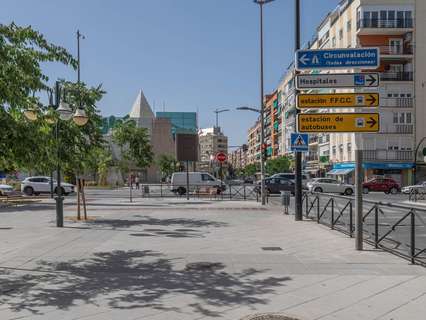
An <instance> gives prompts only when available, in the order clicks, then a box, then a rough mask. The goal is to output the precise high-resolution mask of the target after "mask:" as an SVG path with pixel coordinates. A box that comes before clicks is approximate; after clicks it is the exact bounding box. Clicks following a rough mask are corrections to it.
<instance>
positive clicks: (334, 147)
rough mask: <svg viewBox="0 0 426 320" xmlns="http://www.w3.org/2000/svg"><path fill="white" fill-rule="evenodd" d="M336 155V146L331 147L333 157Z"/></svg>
mask: <svg viewBox="0 0 426 320" xmlns="http://www.w3.org/2000/svg"><path fill="white" fill-rule="evenodd" d="M335 154H336V146H333V155H335Z"/></svg>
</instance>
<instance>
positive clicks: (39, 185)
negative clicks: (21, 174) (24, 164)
mask: <svg viewBox="0 0 426 320" xmlns="http://www.w3.org/2000/svg"><path fill="white" fill-rule="evenodd" d="M50 182H51V180H50V177H45V176H37V177H28V178H26V179H24V181H22V182H21V191H22V192H23V193H25V194H26V195H27V196H32V195H39V194H41V193H50V185H51V183H50ZM61 189H62V190H61V193H62V194H63V195H69V194H70V193H73V192H74V185H72V184H70V183H66V182H61ZM53 191H54V192H55V193H58V191H59V190H58V183H57V181H56V180H53Z"/></svg>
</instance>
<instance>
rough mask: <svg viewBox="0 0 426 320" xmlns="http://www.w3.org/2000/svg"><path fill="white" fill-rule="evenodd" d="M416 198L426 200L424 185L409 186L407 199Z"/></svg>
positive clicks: (413, 199)
mask: <svg viewBox="0 0 426 320" xmlns="http://www.w3.org/2000/svg"><path fill="white" fill-rule="evenodd" d="M418 200H426V189H425V188H424V187H411V189H410V193H409V194H408V201H413V202H417V201H418Z"/></svg>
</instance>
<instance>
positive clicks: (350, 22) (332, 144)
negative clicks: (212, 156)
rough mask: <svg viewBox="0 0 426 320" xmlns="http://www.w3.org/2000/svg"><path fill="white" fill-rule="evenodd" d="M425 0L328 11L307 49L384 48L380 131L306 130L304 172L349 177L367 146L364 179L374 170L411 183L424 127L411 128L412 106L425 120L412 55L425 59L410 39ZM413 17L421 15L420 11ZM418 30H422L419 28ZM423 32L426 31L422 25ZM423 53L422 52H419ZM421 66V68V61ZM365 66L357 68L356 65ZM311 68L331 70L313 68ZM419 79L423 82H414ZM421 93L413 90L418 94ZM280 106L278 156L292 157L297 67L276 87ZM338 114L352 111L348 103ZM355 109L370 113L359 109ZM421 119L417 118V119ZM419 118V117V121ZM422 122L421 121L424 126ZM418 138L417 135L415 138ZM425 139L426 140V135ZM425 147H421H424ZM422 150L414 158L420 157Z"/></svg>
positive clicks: (356, 1) (348, 3)
mask: <svg viewBox="0 0 426 320" xmlns="http://www.w3.org/2000/svg"><path fill="white" fill-rule="evenodd" d="M425 7H426V1H415V0H344V1H341V2H340V3H339V5H338V7H337V8H336V9H335V10H333V11H332V12H330V13H329V14H328V15H327V16H326V18H325V19H324V20H323V21H322V22H321V24H320V25H319V26H318V28H317V30H316V34H315V36H314V38H313V39H312V41H310V42H309V44H308V45H307V48H309V49H322V48H350V47H352V48H358V47H378V48H379V49H380V53H381V59H380V60H381V61H380V62H381V63H380V67H379V68H378V69H377V70H376V71H377V72H380V82H381V84H380V87H379V88H378V89H376V90H378V92H379V93H380V98H381V103H380V107H379V108H378V110H377V111H378V112H379V113H380V128H381V129H380V132H379V133H375V134H354V133H343V134H322V133H320V134H311V135H310V140H309V153H307V154H305V155H304V163H303V164H304V170H307V171H313V173H315V171H318V172H317V173H319V172H321V171H322V173H325V171H328V172H329V173H331V174H334V175H337V176H340V177H341V179H344V180H347V181H349V182H352V181H353V173H354V172H353V171H354V167H355V165H354V160H355V155H354V150H356V149H357V148H358V149H362V150H364V167H365V172H366V178H367V177H369V176H372V175H386V176H390V177H393V178H394V179H396V180H397V181H399V182H401V183H402V184H409V183H411V182H412V181H411V180H412V172H413V167H414V157H413V155H414V152H413V150H414V149H415V146H416V140H417V142H419V137H424V136H426V129H423V128H421V129H420V128H418V129H417V131H415V129H414V125H415V119H416V111H417V112H418V115H421V116H422V118H421V119H426V117H425V116H426V111H425V110H423V108H422V105H423V104H421V103H420V101H418V103H417V108H416V103H415V100H414V92H415V85H414V83H415V82H414V79H415V78H416V74H415V70H420V69H417V66H416V68H415V66H414V61H415V59H414V56H415V55H414V53H415V52H414V48H415V47H416V54H417V56H422V53H421V52H420V49H421V48H422V49H423V50H425V49H426V41H424V40H422V46H421V47H419V46H414V43H415V24H414V21H415V20H414V15H415V9H416V8H417V10H419V13H420V12H423V13H425V12H426V8H425ZM417 16H418V15H417ZM425 25H426V21H425V19H424V18H423V17H421V21H418V22H416V26H417V28H424V26H425ZM418 30H422V29H418ZM423 30H424V29H423ZM422 52H426V51H422ZM421 64H422V66H421V68H422V70H423V71H424V72H423V73H422V77H423V78H424V75H425V71H426V70H424V69H426V65H424V63H423V61H421ZM356 71H360V70H353V69H348V70H343V71H342V70H339V72H356ZM361 71H362V70H361ZM311 72H313V73H320V72H336V71H331V70H330V71H320V70H312V71H311ZM416 83H417V88H416V89H417V92H418V91H420V90H421V91H422V96H421V97H422V99H423V100H422V101H424V100H425V99H426V96H425V93H424V91H425V90H424V83H425V82H424V80H422V81H421V82H419V81H418V80H417V81H416ZM419 83H422V85H419ZM356 90H357V92H364V91H365V92H371V91H372V90H371V89H368V90H367V89H356ZM353 91H354V89H351V90H347V89H346V90H342V89H336V90H325V89H321V90H311V91H308V92H310V93H325V92H353ZM417 94H418V93H417ZM277 96H279V97H280V99H279V100H280V101H279V103H280V104H281V105H282V129H281V137H282V140H281V145H282V149H281V150H280V152H281V154H290V143H289V141H290V134H291V132H294V131H295V128H294V125H295V111H296V109H295V99H294V68H293V66H290V67H289V69H288V70H287V73H286V74H285V75H284V76H283V78H282V81H281V83H280V85H279V86H278V88H277ZM308 111H310V112H328V111H330V110H327V109H325V110H324V109H323V110H308ZM341 111H342V112H353V111H355V110H354V109H350V108H346V109H343V110H341ZM357 111H361V112H362V111H371V110H367V109H357ZM417 121H419V117H417ZM420 121H421V120H420ZM422 127H423V126H422ZM416 137H417V138H416ZM425 140H426V139H425ZM421 150H422V149H421ZM421 150H419V152H418V157H419V158H421V157H422V154H421Z"/></svg>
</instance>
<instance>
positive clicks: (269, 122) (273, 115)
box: [264, 90, 282, 159]
mask: <svg viewBox="0 0 426 320" xmlns="http://www.w3.org/2000/svg"><path fill="white" fill-rule="evenodd" d="M279 95H280V94H279V93H278V90H275V91H274V92H273V93H272V94H270V95H266V97H265V107H264V123H265V144H266V158H267V159H273V158H276V157H277V156H279V155H280V144H281V139H282V137H281V129H282V126H281V110H280V108H279V103H278V98H279Z"/></svg>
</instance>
